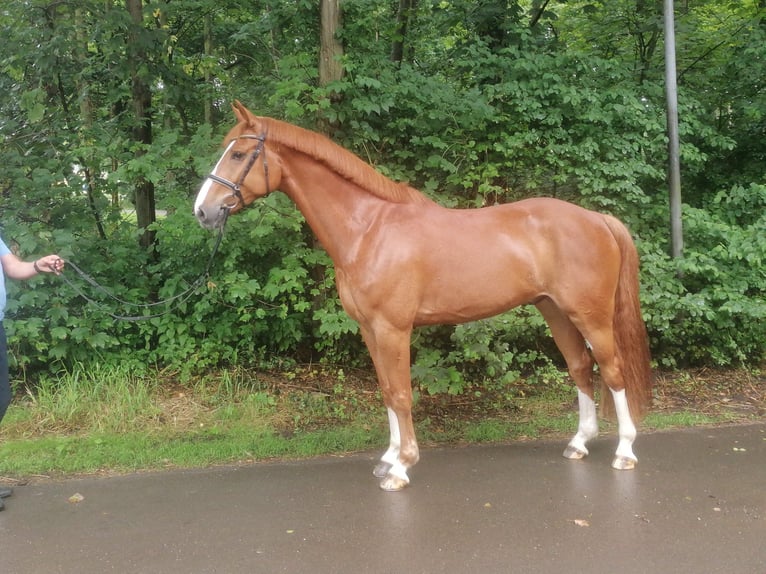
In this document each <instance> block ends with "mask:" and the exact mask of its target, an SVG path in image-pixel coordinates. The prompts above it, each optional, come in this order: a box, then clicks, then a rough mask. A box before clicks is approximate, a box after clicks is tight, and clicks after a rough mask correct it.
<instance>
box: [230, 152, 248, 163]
mask: <svg viewBox="0 0 766 574" xmlns="http://www.w3.org/2000/svg"><path fill="white" fill-rule="evenodd" d="M244 157H245V154H243V153H242V152H241V151H235V152H232V154H231V159H233V160H234V161H241V160H242V159H243V158H244Z"/></svg>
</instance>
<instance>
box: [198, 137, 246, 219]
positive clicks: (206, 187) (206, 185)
mask: <svg viewBox="0 0 766 574" xmlns="http://www.w3.org/2000/svg"><path fill="white" fill-rule="evenodd" d="M236 141H237V140H231V142H230V143H229V145H228V146H227V147H226V149H225V150H224V152H223V154H222V155H221V159H219V160H218V163H216V164H215V167H214V168H213V171H211V172H210V173H211V175H218V167H219V166H220V165H221V162H222V161H223V158H225V157H226V154H227V153H229V150H230V149H231V147H232V146H233V145H234V144H235V143H236ZM212 186H213V180H212V179H210V178H207V179H205V181H204V182H203V183H202V187H200V190H199V193H197V199H196V201H195V202H194V213H197V211H199V208H200V207H201V206H202V204H203V203H205V198H206V197H207V194H208V192H209V191H210V188H211V187H212Z"/></svg>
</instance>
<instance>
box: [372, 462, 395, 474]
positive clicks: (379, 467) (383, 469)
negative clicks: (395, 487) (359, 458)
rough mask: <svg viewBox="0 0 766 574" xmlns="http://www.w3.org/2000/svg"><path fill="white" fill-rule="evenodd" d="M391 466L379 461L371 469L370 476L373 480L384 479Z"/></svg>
mask: <svg viewBox="0 0 766 574" xmlns="http://www.w3.org/2000/svg"><path fill="white" fill-rule="evenodd" d="M393 466H394V465H393V464H389V463H387V462H383V461H382V460H381V461H380V462H379V463H378V464H376V465H375V468H373V469H372V476H374V477H375V478H386V477H387V476H388V471H389V470H391V467H393Z"/></svg>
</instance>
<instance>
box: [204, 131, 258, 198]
mask: <svg viewBox="0 0 766 574" xmlns="http://www.w3.org/2000/svg"><path fill="white" fill-rule="evenodd" d="M240 138H244V139H253V140H258V145H257V146H255V149H254V150H253V153H251V154H250V158H249V159H248V160H247V163H246V164H245V169H244V170H243V171H242V174H241V175H240V176H239V180H237V182H236V183H235V182H233V181H230V180H228V179H226V178H225V177H221V176H219V175H216V174H215V173H211V174H210V175H208V176H207V178H208V179H211V180H213V181H214V182H216V183H219V184H221V185H223V186H224V187H228V188H229V189H230V190H231V195H232V196H234V198H235V199H236V200H237V203H235V204H234V205H231V206H222V207H221V209H227V210H229V211H231V210H232V209H234V208H235V207H237V205H239V204H240V203H241V204H242V207H245V198H244V197H242V191H241V189H242V183H244V181H245V178H246V177H247V174H248V173H250V170H251V169H252V167H253V165H254V164H255V160H257V159H258V156H260V155H261V153H263V175H264V177H265V178H266V193H267V194H268V193H270V191H271V190H270V189H269V164H268V163H267V162H266V148H265V145H266V132H264V133H262V134H261V135H259V136H257V135H254V134H243V135H241V136H239V137H236V138H234V139H233V140H232V141H231V142H230V143H229V146H230V147H231V144H233V143H234V142H235V141H237V140H238V139H240ZM227 151H228V150H227ZM224 153H226V152H224Z"/></svg>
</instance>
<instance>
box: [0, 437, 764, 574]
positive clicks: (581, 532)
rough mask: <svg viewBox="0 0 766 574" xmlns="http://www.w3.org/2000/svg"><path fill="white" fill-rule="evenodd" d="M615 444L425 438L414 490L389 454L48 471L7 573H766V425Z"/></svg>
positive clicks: (27, 507)
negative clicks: (53, 476)
mask: <svg viewBox="0 0 766 574" xmlns="http://www.w3.org/2000/svg"><path fill="white" fill-rule="evenodd" d="M615 441H616V438H615V437H605V438H601V439H599V440H597V441H594V442H593V443H592V448H591V455H590V457H588V458H587V459H586V460H584V461H579V462H576V461H568V460H566V459H564V458H563V457H562V456H561V452H562V450H563V448H564V446H565V445H564V442H526V443H517V444H510V445H505V446H491V447H468V448H449V449H423V451H422V453H421V454H422V458H421V462H420V464H419V465H418V466H417V467H416V468H415V469H413V471H412V472H411V478H412V481H413V482H412V485H411V486H410V487H409V488H407V489H405V490H404V491H403V492H399V493H385V492H382V491H380V490H379V489H378V487H377V481H376V480H375V479H374V478H373V477H372V474H371V470H372V466H373V460H374V457H373V455H372V454H365V455H354V456H348V457H343V458H326V459H318V460H310V461H304V462H291V463H263V464H254V465H250V466H246V467H241V466H240V467H224V468H213V469H206V470H195V471H172V472H161V473H145V474H134V475H128V476H119V477H112V478H95V477H94V478H79V479H70V480H63V481H41V482H33V483H31V484H29V485H27V486H20V487H17V488H16V489H15V493H14V496H13V497H11V498H9V499H7V500H6V510H5V511H4V512H2V513H0V573H2V574H53V573H77V574H89V573H99V574H101V573H105V572H120V573H131V574H140V573H147V574H165V573H167V574H175V573H183V574H190V573H195V574H196V573H199V574H203V573H222V574H234V573H240V572H242V573H244V572H247V573H261V572H262V573H269V574H270V573H278V572H289V573H300V574H304V573H349V574H351V573H353V574H356V573H363V572H371V573H378V572H379V573H386V574H396V573H404V572H408V573H471V574H479V573H481V574H483V573H489V574H491V573H495V572H497V573H500V572H502V573H556V574H560V573H564V572H566V573H584V572H587V573H589V574H599V573H610V574H611V573H619V574H632V573H641V574H643V573H653V574H665V573H672V574H684V573H690V574H691V573H693V574H712V573H716V572H721V573H726V574H766V423H764V424H756V425H749V426H735V427H725V428H715V429H713V428H702V429H693V430H686V431H679V432H663V433H655V434H648V435H639V438H638V441H637V442H636V454H637V455H638V457H639V465H638V467H637V468H636V470H634V471H615V470H612V469H611V468H610V467H609V463H610V460H611V457H612V451H613V450H614V448H615V446H616V442H615ZM73 497H74V498H73ZM75 500H80V502H75Z"/></svg>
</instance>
